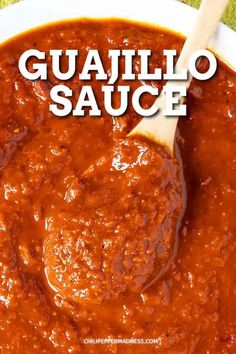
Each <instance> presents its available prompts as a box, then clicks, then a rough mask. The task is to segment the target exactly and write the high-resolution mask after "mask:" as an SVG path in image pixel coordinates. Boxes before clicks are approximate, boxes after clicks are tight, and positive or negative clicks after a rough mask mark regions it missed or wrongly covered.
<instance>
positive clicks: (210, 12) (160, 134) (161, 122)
mask: <svg viewBox="0 0 236 354" xmlns="http://www.w3.org/2000/svg"><path fill="white" fill-rule="evenodd" d="M228 2H229V0H202V3H201V6H200V9H199V15H198V18H197V21H196V23H195V26H194V27H193V29H192V31H191V33H190V35H189V36H188V38H187V40H186V41H185V44H184V46H183V49H182V51H181V53H180V56H179V59H178V62H177V64H176V70H175V72H176V73H178V72H180V71H181V70H182V69H187V67H188V62H189V59H190V57H191V56H192V54H194V53H195V52H196V51H197V50H200V49H205V48H206V47H207V45H208V43H209V41H210V39H211V37H212V35H213V33H214V32H215V29H216V27H217V24H218V23H219V21H220V19H221V17H222V15H223V13H224V10H225V8H226V6H227V4H228ZM191 79H192V78H191V77H189V79H188V81H187V80H186V81H178V82H177V81H175V82H173V81H172V82H168V83H167V84H166V85H172V86H173V85H178V86H185V87H186V88H187V89H188V87H189V85H190V82H191ZM155 104H158V106H159V111H158V113H157V114H156V115H155V116H154V117H152V118H143V119H142V120H141V121H140V122H139V124H138V125H137V126H136V127H135V128H134V129H133V130H132V131H131V132H130V133H129V134H128V136H136V135H139V136H140V135H141V136H144V137H146V138H148V139H150V140H152V141H155V142H156V143H158V144H159V145H163V146H165V147H166V148H167V149H168V150H169V152H170V153H171V155H172V156H173V150H174V140H175V132H176V126H177V123H178V117H166V116H164V115H163V113H162V112H163V109H164V108H165V105H166V104H165V97H164V94H163V91H162V93H161V94H160V96H159V97H158V98H157V100H156V102H155Z"/></svg>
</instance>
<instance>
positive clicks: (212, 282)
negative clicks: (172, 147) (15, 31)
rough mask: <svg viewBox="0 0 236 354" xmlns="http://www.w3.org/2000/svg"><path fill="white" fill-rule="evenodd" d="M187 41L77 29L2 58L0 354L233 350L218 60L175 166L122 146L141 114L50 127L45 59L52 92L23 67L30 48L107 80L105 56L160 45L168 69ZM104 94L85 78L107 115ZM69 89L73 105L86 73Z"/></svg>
mask: <svg viewBox="0 0 236 354" xmlns="http://www.w3.org/2000/svg"><path fill="white" fill-rule="evenodd" d="M182 44H183V40H182V39H181V38H179V37H177V36H175V35H173V34H171V33H169V32H165V31H163V30H160V29H157V28H151V27H147V26H142V25H138V24H134V23H128V22H123V21H115V20H114V21H113V20H108V21H102V22H100V21H88V20H80V21H76V22H68V23H60V24H54V25H51V26H48V27H44V28H41V29H38V30H35V31H33V32H29V33H27V34H24V35H22V36H20V37H17V38H15V39H13V40H11V41H9V42H7V43H5V44H3V45H2V46H1V47H0V353H2V354H18V353H19V354H22V353H27V354H28V353H29V354H31V353H32V354H33V353H35V354H38V353H63V354H66V353H85V354H86V353H122V354H123V353H127V354H129V353H139V354H142V353H145V354H147V353H148V354H149V353H214V354H215V353H235V352H236V285H235V284H236V262H235V255H236V221H235V220H236V219H235V210H236V208H235V200H236V199H235V197H236V196H235V192H236V183H235V172H236V159H235V156H236V130H235V124H236V100H235V98H236V75H235V73H233V72H232V71H231V70H230V69H229V68H227V67H226V66H225V65H224V64H222V63H221V62H219V67H218V71H217V74H216V75H215V77H214V78H213V79H211V80H210V81H208V82H198V81H193V82H192V84H191V87H190V90H189V94H188V117H187V118H182V119H181V120H180V122H179V126H178V133H177V144H176V151H177V154H176V156H177V157H176V159H171V158H170V157H169V156H168V154H167V153H165V152H164V151H163V150H161V149H160V148H158V147H157V146H155V145H154V144H152V143H151V142H148V141H147V140H145V139H142V138H132V139H128V138H126V136H127V133H128V132H129V131H130V130H131V129H132V127H134V126H135V124H136V123H137V122H138V120H139V119H140V117H137V116H136V114H135V113H134V112H133V110H132V107H131V106H130V108H129V110H128V111H127V114H126V115H125V116H123V117H121V118H113V117H110V116H108V115H106V113H105V112H103V115H102V117H101V118H92V117H89V116H88V115H87V116H85V117H83V118H76V117H72V116H68V117H66V118H63V119H60V118H57V117H54V116H53V115H52V114H51V113H50V112H49V104H50V95H49V92H50V89H51V87H52V86H53V85H55V84H58V80H56V79H55V77H54V76H53V75H52V72H51V69H50V68H51V62H50V57H49V56H47V62H48V66H49V69H50V72H49V78H48V80H47V81H44V82H42V81H28V80H26V79H24V78H23V77H22V76H21V75H20V73H19V71H18V60H19V56H20V55H21V54H22V52H23V51H25V50H27V49H30V48H37V49H39V50H42V51H46V52H47V53H48V52H49V50H50V49H63V50H64V49H79V50H80V55H81V58H83V57H85V55H86V53H87V51H88V50H89V49H99V51H100V54H101V55H102V58H103V63H104V66H105V68H106V71H107V72H108V73H109V70H110V66H109V65H110V62H109V58H108V56H107V53H108V50H109V49H151V50H152V51H153V56H152V58H151V63H150V70H152V69H154V68H155V67H163V68H165V60H164V58H163V55H162V50H163V49H177V51H178V52H179V51H180V50H181V47H182ZM82 61H83V60H81V62H82ZM29 65H31V63H29ZM63 65H65V67H66V63H64V64H63ZM78 65H80V62H79V64H78ZM122 65H124V63H123V62H122V63H121V67H122ZM206 65H207V64H206V63H204V62H202V63H201V66H202V69H203V70H204V68H206ZM139 69H140V62H139V59H138V58H136V59H135V64H134V71H135V73H136V74H137V73H138V72H139ZM102 84H103V83H102V82H99V81H96V80H93V81H92V82H91V85H92V86H93V88H94V90H95V91H96V92H97V93H98V97H97V99H98V101H99V103H100V105H101V106H103V102H102V97H100V94H99V92H100V91H101V90H100V88H101V85H102ZM117 84H120V85H122V84H127V82H126V83H124V82H122V80H121V79H119V82H118V83H117ZM142 84H143V83H141V82H139V81H133V82H130V85H131V87H132V90H134V89H135V88H137V87H138V86H140V85H142ZM148 84H152V85H158V87H161V83H158V84H157V83H155V82H152V83H150V82H149V83H148ZM67 85H69V86H70V87H71V88H72V89H73V90H74V91H75V95H74V96H75V97H73V100H75V101H76V92H78V91H79V88H80V87H81V85H82V83H81V82H80V81H79V79H78V76H76V75H75V76H74V77H73V79H72V80H70V82H69V83H68V82H67ZM116 100H117V102H116V103H117V104H118V103H119V102H118V101H119V98H118V97H116ZM151 102H152V100H151V99H150V97H144V98H143V104H144V105H147V106H148V105H150V103H151ZM89 338H95V339H98V338H116V339H118V338H119V339H122V338H123V339H125V338H128V339H130V338H131V339H132V338H133V339H140V338H142V339H144V340H145V339H155V341H154V342H153V343H150V341H149V343H148V341H147V343H145V344H142V345H141V344H132V345H131V344H98V345H95V344H91V343H90V344H86V343H85V342H84V339H89Z"/></svg>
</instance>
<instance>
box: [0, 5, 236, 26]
mask: <svg viewBox="0 0 236 354" xmlns="http://www.w3.org/2000/svg"><path fill="white" fill-rule="evenodd" d="M98 1H99V0H98ZM127 1H128V0H127ZM163 1H165V0H163ZM212 1H214V0H212ZM14 2H17V0H0V8H1V7H4V6H7V5H10V4H13V3H14ZM182 2H185V3H187V4H189V5H192V6H194V7H198V6H199V4H200V2H201V0H182ZM223 22H224V23H225V24H227V25H228V26H229V27H231V28H233V29H234V30H235V31H236V0H230V3H229V6H228V9H227V11H226V13H225V15H224V18H223Z"/></svg>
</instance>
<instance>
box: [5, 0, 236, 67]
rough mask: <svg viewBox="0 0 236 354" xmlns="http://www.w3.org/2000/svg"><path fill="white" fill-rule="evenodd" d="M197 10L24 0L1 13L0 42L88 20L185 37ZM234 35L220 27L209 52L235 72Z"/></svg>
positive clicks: (165, 2)
mask: <svg viewBox="0 0 236 354" xmlns="http://www.w3.org/2000/svg"><path fill="white" fill-rule="evenodd" d="M196 13H197V10H195V9H193V8H191V7H189V6H187V5H185V4H183V3H181V2H179V1H176V0H119V1H114V0H86V1H84V0H83V1H82V0H24V1H21V2H19V3H17V4H15V5H11V6H9V7H7V8H5V9H3V10H0V42H3V41H5V40H7V39H9V38H11V37H12V36H15V35H16V34H19V33H21V32H24V31H26V30H28V29H31V28H34V27H37V26H40V25H42V24H45V23H49V22H54V21H58V20H65V19H73V18H81V17H89V18H110V17H111V18H114V17H115V18H126V19H130V20H135V21H138V22H145V23H150V24H155V25H159V26H162V27H166V28H168V29H171V30H173V31H175V32H179V33H181V34H182V35H184V36H186V35H188V32H189V30H190V28H191V25H192V23H193V21H194V19H195V17H196ZM235 44H236V32H234V31H232V30H231V29H229V28H228V27H226V26H225V25H223V24H220V25H219V26H218V28H217V31H216V33H215V35H214V37H213V39H212V41H211V43H210V46H209V47H210V49H212V50H213V51H214V52H215V53H216V54H218V56H220V57H221V58H222V59H223V60H224V61H225V62H226V63H227V64H228V65H229V66H231V67H232V68H233V69H234V70H236V50H234V49H235V48H234V47H235Z"/></svg>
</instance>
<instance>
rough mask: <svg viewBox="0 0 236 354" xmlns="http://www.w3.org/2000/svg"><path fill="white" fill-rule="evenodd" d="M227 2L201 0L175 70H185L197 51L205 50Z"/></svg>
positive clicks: (222, 0)
mask: <svg viewBox="0 0 236 354" xmlns="http://www.w3.org/2000/svg"><path fill="white" fill-rule="evenodd" d="M228 3H229V0H202V2H201V6H200V8H199V11H198V18H197V21H196V22H195V24H194V26H193V28H192V30H191V31H190V33H189V35H188V38H187V39H186V41H185V44H184V46H183V49H182V51H181V53H180V56H179V59H178V62H177V65H176V69H177V71H179V70H181V69H186V68H187V67H188V62H189V59H190V57H191V56H192V54H193V53H194V52H196V51H197V50H199V49H205V48H207V46H208V43H209V41H210V39H211V37H212V36H213V34H214V32H215V29H216V27H217V25H218V23H219V22H220V19H221V17H222V15H223V13H224V11H225V8H226V6H227V5H228Z"/></svg>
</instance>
